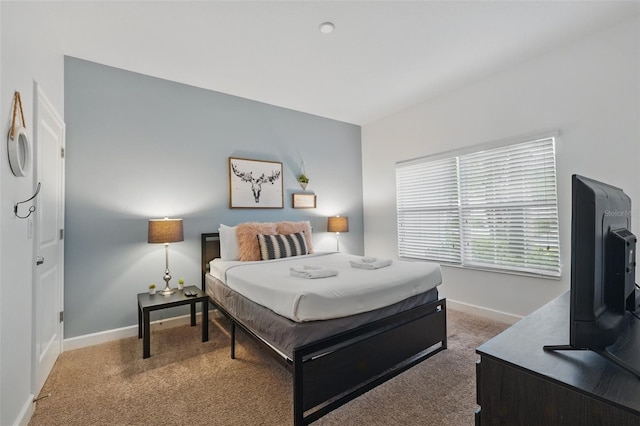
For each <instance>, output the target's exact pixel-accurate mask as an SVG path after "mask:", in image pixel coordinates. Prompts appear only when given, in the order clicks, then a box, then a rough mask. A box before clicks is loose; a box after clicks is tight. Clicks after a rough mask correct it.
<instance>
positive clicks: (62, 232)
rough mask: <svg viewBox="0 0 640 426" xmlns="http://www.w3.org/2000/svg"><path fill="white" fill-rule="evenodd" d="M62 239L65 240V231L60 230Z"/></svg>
mask: <svg viewBox="0 0 640 426" xmlns="http://www.w3.org/2000/svg"><path fill="white" fill-rule="evenodd" d="M60 239H61V240H64V229H61V230H60Z"/></svg>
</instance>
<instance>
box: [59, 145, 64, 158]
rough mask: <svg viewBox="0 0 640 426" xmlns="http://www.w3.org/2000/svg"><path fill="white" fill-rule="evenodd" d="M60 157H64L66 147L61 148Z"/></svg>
mask: <svg viewBox="0 0 640 426" xmlns="http://www.w3.org/2000/svg"><path fill="white" fill-rule="evenodd" d="M60 157H61V158H64V147H62V148H60Z"/></svg>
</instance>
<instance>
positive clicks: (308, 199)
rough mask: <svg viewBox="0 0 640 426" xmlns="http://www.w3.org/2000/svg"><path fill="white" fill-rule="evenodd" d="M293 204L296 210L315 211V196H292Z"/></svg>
mask: <svg viewBox="0 0 640 426" xmlns="http://www.w3.org/2000/svg"><path fill="white" fill-rule="evenodd" d="M291 204H292V205H293V208H294V209H315V208H316V195H315V194H291Z"/></svg>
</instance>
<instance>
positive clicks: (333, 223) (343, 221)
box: [327, 216, 349, 251]
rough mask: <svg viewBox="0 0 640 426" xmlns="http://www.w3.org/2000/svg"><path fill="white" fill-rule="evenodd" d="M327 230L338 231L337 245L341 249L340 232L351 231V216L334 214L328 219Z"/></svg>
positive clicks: (338, 249)
mask: <svg viewBox="0 0 640 426" xmlns="http://www.w3.org/2000/svg"><path fill="white" fill-rule="evenodd" d="M327 232H335V233H336V247H337V251H340V233H341V232H349V218H348V217H347V216H332V217H330V218H329V220H328V221H327Z"/></svg>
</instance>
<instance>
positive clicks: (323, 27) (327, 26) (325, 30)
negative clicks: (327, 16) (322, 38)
mask: <svg viewBox="0 0 640 426" xmlns="http://www.w3.org/2000/svg"><path fill="white" fill-rule="evenodd" d="M335 28H336V26H335V25H333V23H331V22H323V23H322V24H320V32H321V33H322V34H331V33H332V32H333V30H334V29H335Z"/></svg>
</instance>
